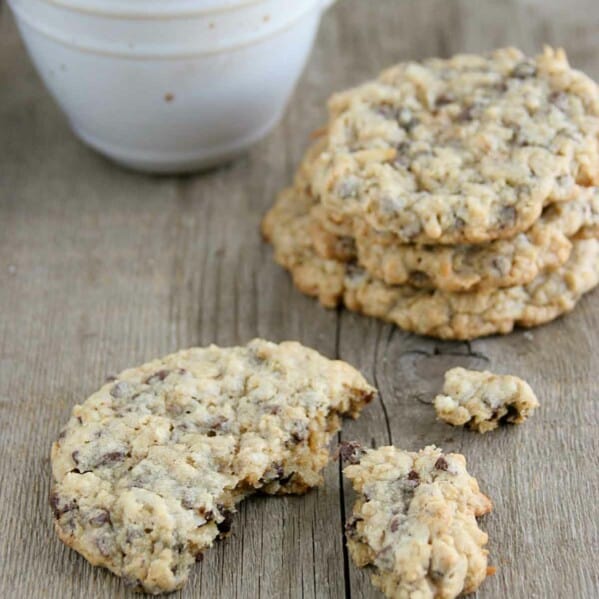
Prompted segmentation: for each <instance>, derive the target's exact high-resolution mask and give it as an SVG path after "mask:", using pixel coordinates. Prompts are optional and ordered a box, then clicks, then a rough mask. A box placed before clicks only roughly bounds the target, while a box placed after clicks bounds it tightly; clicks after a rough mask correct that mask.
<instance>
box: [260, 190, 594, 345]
mask: <svg viewBox="0 0 599 599" xmlns="http://www.w3.org/2000/svg"><path fill="white" fill-rule="evenodd" d="M313 204H314V199H313V198H311V197H310V196H308V195H306V194H298V193H297V191H295V190H293V189H289V190H286V191H285V192H284V193H282V194H281V196H280V198H279V200H278V201H277V203H276V204H275V206H274V207H273V208H272V209H271V210H270V212H269V213H268V214H267V215H266V217H265V219H264V221H263V224H262V229H263V233H264V235H265V237H266V238H267V239H268V240H270V241H271V243H272V244H273V247H274V251H275V260H276V261H277V262H278V263H279V264H281V265H282V266H283V267H285V268H286V269H287V270H289V271H290V272H291V274H292V277H293V280H294V283H295V285H296V286H297V287H298V289H299V290H300V291H302V292H303V293H306V294H308V295H312V296H314V297H317V298H318V299H319V300H320V302H321V303H322V304H323V305H325V306H328V307H334V306H337V305H338V304H340V303H344V304H345V305H346V306H347V307H348V308H349V309H350V310H353V311H355V312H362V313H364V314H367V315H369V316H375V317H377V318H381V319H383V320H387V321H389V322H393V323H395V324H397V325H398V326H399V327H401V328H402V329H405V330H407V331H411V332H414V333H418V334H421V335H430V336H433V337H439V338H442V339H474V338H476V337H481V336H484V335H491V334H494V333H509V332H510V331H511V330H512V329H513V328H514V326H516V325H519V326H524V327H532V326H537V325H540V324H543V323H546V322H549V321H550V320H553V319H555V318H557V317H558V316H560V315H561V314H564V313H566V312H569V311H570V310H572V309H573V308H574V306H575V305H576V303H577V301H578V300H579V299H580V297H581V296H582V295H583V294H585V293H587V292H588V291H590V290H591V289H592V288H593V287H595V286H596V285H597V283H599V241H597V240H596V239H588V240H577V241H574V243H573V249H572V254H571V256H570V258H569V260H568V262H566V264H564V265H563V266H562V267H560V268H558V269H557V270H555V271H553V272H549V273H546V274H543V275H540V276H539V277H537V278H536V279H534V280H533V281H531V282H530V283H528V284H527V285H520V286H515V287H507V288H504V289H492V290H487V291H480V292H465V293H455V292H449V291H440V290H429V289H418V288H415V287H412V286H409V285H395V286H392V285H387V284H385V283H384V282H383V281H380V280H378V279H375V278H373V277H372V276H371V275H369V274H368V273H367V272H366V271H365V270H364V269H362V268H360V267H359V266H357V265H355V264H344V263H341V262H337V261H335V260H325V259H322V258H320V257H318V256H317V255H316V253H315V251H314V248H313V246H312V244H311V241H310V236H309V226H310V209H311V208H312V206H313Z"/></svg>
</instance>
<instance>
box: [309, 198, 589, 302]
mask: <svg viewBox="0 0 599 599" xmlns="http://www.w3.org/2000/svg"><path fill="white" fill-rule="evenodd" d="M319 207H320V206H317V207H316V208H319ZM311 214H312V217H313V219H314V218H316V219H318V220H313V222H312V223H311V227H310V234H311V238H312V242H313V244H314V249H315V251H316V253H317V254H318V255H319V256H321V257H323V258H328V259H333V260H341V261H344V262H350V261H352V260H357V261H358V262H359V263H360V265H361V266H363V267H364V268H365V269H366V270H367V271H368V272H369V273H370V274H371V275H372V276H373V277H375V278H378V279H381V280H383V281H384V282H385V283H388V284H389V285H403V284H408V285H413V286H414V287H423V288H428V289H442V290H445V291H474V290H485V289H492V288H497V287H513V286H515V285H525V284H527V283H530V281H532V280H533V279H534V278H535V277H537V276H538V275H539V274H540V273H542V272H545V271H547V270H555V269H556V268H558V267H559V266H562V265H563V264H564V263H565V262H566V261H567V259H568V258H569V256H570V252H571V249H572V244H571V242H570V240H569V237H576V238H587V239H590V238H597V237H599V235H596V234H595V233H597V232H599V227H598V226H597V222H598V221H599V191H598V188H596V187H593V188H580V191H579V192H577V197H576V199H574V200H572V201H570V202H565V203H558V204H553V205H551V206H549V207H547V209H546V210H545V211H544V213H543V215H542V217H541V218H540V220H539V221H537V222H536V223H535V224H534V225H533V226H532V227H531V228H530V229H529V230H528V231H526V232H524V233H519V234H518V235H516V236H515V237H514V238H513V239H502V240H495V241H492V242H489V243H486V244H477V245H453V246H452V245H441V246H432V245H415V244H400V243H397V240H396V239H395V238H394V236H393V235H390V234H388V233H387V234H385V233H379V232H377V231H376V230H374V229H373V228H372V227H370V226H369V225H367V224H366V223H364V222H360V221H357V222H356V225H355V232H354V235H355V239H354V238H353V237H351V236H349V237H348V236H345V235H344V236H338V235H335V234H334V233H332V232H331V231H330V230H327V229H326V228H325V225H323V224H322V219H321V218H320V214H319V210H315V209H312V211H311Z"/></svg>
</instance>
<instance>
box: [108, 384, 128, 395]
mask: <svg viewBox="0 0 599 599" xmlns="http://www.w3.org/2000/svg"><path fill="white" fill-rule="evenodd" d="M128 389H129V385H128V383H126V382H124V381H121V382H119V383H115V384H114V385H113V386H112V389H110V395H112V397H114V398H115V399H120V398H122V397H125V396H126V395H127V390H128Z"/></svg>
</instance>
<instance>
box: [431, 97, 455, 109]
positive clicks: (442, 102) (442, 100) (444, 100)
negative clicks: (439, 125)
mask: <svg viewBox="0 0 599 599" xmlns="http://www.w3.org/2000/svg"><path fill="white" fill-rule="evenodd" d="M452 102H455V98H454V97H453V96H452V95H451V94H441V95H440V96H437V98H436V99H435V106H437V108H440V107H441V106H446V105H447V104H451V103H452Z"/></svg>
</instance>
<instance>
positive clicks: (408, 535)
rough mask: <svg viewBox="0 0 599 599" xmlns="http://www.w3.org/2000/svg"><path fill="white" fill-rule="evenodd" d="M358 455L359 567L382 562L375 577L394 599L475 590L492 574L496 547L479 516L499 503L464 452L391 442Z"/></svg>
mask: <svg viewBox="0 0 599 599" xmlns="http://www.w3.org/2000/svg"><path fill="white" fill-rule="evenodd" d="M354 453H355V452H354ZM354 461H357V463H353V464H351V465H349V466H347V467H346V468H345V469H344V471H343V472H344V474H345V476H346V477H347V478H348V479H349V480H350V481H351V482H352V485H353V487H354V490H355V491H356V493H358V500H357V501H356V503H355V505H354V508H353V512H352V516H351V517H350V518H349V520H348V522H347V525H346V536H347V547H348V549H349V552H350V554H351V556H352V559H353V561H354V563H355V564H356V565H357V566H358V567H360V568H362V567H364V566H371V567H373V568H374V574H373V575H372V582H373V584H374V585H375V586H376V587H377V588H378V589H380V590H381V591H382V592H383V593H384V594H385V595H386V596H387V597H390V598H392V599H407V598H408V597H418V598H419V599H420V598H421V599H428V598H430V599H435V598H439V599H440V598H443V599H451V598H453V597H457V596H458V595H460V594H462V593H464V594H465V593H472V592H474V591H475V590H476V589H477V588H478V587H479V586H480V585H481V583H482V582H483V580H484V579H485V578H486V576H487V554H488V551H487V550H486V549H485V548H484V547H485V545H486V544H487V540H488V536H487V534H486V533H485V532H483V531H482V530H481V529H480V528H479V527H478V523H477V521H476V518H477V517H479V516H482V515H484V514H487V513H488V512H490V511H491V507H492V506H491V501H490V500H489V499H488V497H486V496H485V495H483V494H482V493H481V492H480V490H479V487H478V483H477V481H476V479H475V478H473V477H472V476H470V475H469V474H468V472H467V471H466V460H465V458H464V456H462V455H460V454H456V453H451V454H445V455H444V454H443V453H442V452H441V450H440V449H437V448H435V447H434V446H429V447H426V448H425V449H423V450H421V451H419V452H417V453H415V452H409V451H402V450H400V449H397V448H395V447H391V446H389V447H380V448H378V449H370V450H365V451H363V452H362V455H361V456H359V455H358V456H357V457H356V458H355V459H354Z"/></svg>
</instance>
